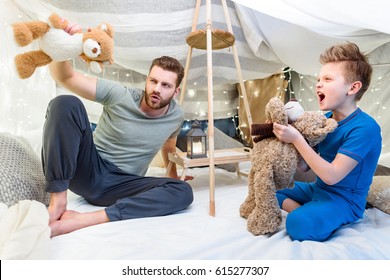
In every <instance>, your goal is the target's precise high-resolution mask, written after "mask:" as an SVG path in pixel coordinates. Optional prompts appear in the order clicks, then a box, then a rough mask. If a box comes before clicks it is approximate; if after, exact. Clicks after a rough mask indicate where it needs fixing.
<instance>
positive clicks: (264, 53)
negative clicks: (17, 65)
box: [0, 0, 390, 152]
mask: <svg viewBox="0 0 390 280" xmlns="http://www.w3.org/2000/svg"><path fill="white" fill-rule="evenodd" d="M195 2H196V1H195V0H193V1H189V0H188V1H182V0H172V1H161V0H150V1H141V0H127V1H93V0H82V1H62V0H0V4H1V10H0V15H1V17H0V21H1V24H0V31H1V32H0V36H1V37H0V42H1V44H0V73H1V75H0V90H1V92H0V131H11V132H13V133H23V132H24V131H29V130H34V129H38V128H40V127H41V126H42V124H43V120H44V114H45V109H46V106H47V103H48V102H49V100H50V99H51V98H53V97H54V96H55V95H56V94H59V93H57V92H56V87H55V84H54V82H53V80H52V78H51V77H50V75H49V74H48V71H47V67H40V68H39V69H38V70H37V72H36V73H35V74H34V75H33V77H31V78H29V79H26V80H21V79H19V78H18V77H17V76H16V73H15V70H14V68H13V67H14V65H13V57H14V56H15V55H16V54H17V53H19V52H21V51H24V50H25V49H34V48H36V46H34V45H33V46H29V47H25V48H19V47H17V46H16V45H15V44H14V42H13V36H12V32H11V27H10V25H11V24H12V23H14V22H17V21H29V20H32V19H40V20H46V19H47V17H48V15H49V14H50V13H51V12H57V13H59V14H60V15H62V16H64V17H66V18H68V19H70V20H72V21H74V22H77V23H79V24H81V26H82V27H83V28H87V27H91V26H96V25H97V24H99V23H100V22H102V21H106V22H109V23H110V24H112V25H113V27H114V29H115V31H116V32H115V46H116V47H115V57H114V59H115V61H116V64H115V65H114V66H113V67H112V68H107V71H105V73H104V74H103V75H102V76H103V77H104V78H109V79H113V80H117V81H119V82H122V83H124V84H129V85H134V86H137V87H142V86H143V82H144V77H145V75H146V74H147V72H148V70H149V66H150V62H151V60H152V59H153V58H155V57H157V56H160V55H171V56H174V57H176V58H177V59H179V60H180V61H181V62H182V63H183V65H184V64H185V61H186V57H187V51H188V46H187V44H186V42H185V37H186V36H187V35H188V34H189V32H190V31H191V25H192V20H193V16H194V7H195ZM211 2H212V20H213V22H212V26H213V28H221V29H226V20H225V17H224V13H223V10H222V6H221V1H219V0H212V1H211ZM227 4H228V10H229V15H230V19H231V22H232V25H233V33H234V35H235V38H236V45H237V49H238V53H239V60H240V63H241V67H242V72H243V77H244V79H245V80H251V79H261V78H265V77H268V76H270V75H272V74H275V73H278V72H280V71H282V69H283V68H285V67H291V69H292V70H293V71H294V72H295V73H299V74H297V75H296V77H295V79H293V80H291V86H292V87H293V88H294V91H296V92H297V94H298V93H299V94H298V95H299V97H300V98H301V100H302V102H303V103H304V105H305V106H306V107H305V109H307V110H316V109H317V106H318V105H317V103H316V100H315V99H314V89H313V88H312V87H313V86H314V83H315V80H316V73H317V72H318V70H319V69H320V64H319V62H318V57H319V55H320V53H321V52H323V50H324V49H325V48H327V47H329V46H330V45H332V44H334V43H337V42H345V41H351V42H355V43H357V44H358V45H359V47H360V48H361V49H362V50H363V51H365V52H367V53H369V56H370V62H371V63H372V64H373V66H374V76H373V80H372V86H371V88H370V89H369V92H367V93H366V95H365V96H364V97H363V99H362V101H361V102H360V104H359V105H360V106H361V107H362V108H363V109H364V110H366V111H367V112H368V113H370V114H371V115H373V116H374V117H375V118H376V120H377V121H378V123H379V124H380V125H381V127H382V131H383V139H384V149H383V150H384V152H388V151H389V150H390V144H389V141H390V140H389V136H390V135H389V128H388V127H387V126H386V125H385V124H386V123H389V121H390V120H389V118H390V114H389V112H388V108H389V107H390V104H389V102H390V101H389V97H390V82H389V81H390V77H389V75H390V74H389V71H390V24H389V23H390V20H389V17H388V15H387V12H388V9H387V1H385V0H371V1H366V0H364V1H363V0H346V1H338V0H337V1H336V0H316V1H312V0H300V1H296V0H272V1H252V0H234V1H233V2H232V1H227ZM205 24H206V13H205V1H204V0H203V1H202V6H201V9H200V14H199V20H198V29H200V28H204V27H205ZM192 57H193V58H192V61H191V68H190V71H189V80H188V85H187V89H188V90H187V92H186V93H185V94H186V97H185V99H184V100H185V101H184V102H185V103H186V102H187V103H186V104H185V106H184V108H185V110H186V113H187V118H200V119H202V116H203V118H204V119H206V118H207V101H206V100H207V98H206V97H205V95H206V94H207V93H206V92H207V91H206V90H205V88H206V81H207V75H206V54H205V52H204V51H202V50H194V53H193V56H192ZM74 63H75V65H77V66H78V67H79V68H81V69H82V68H83V67H85V66H83V64H82V63H79V62H78V61H77V60H76V61H75V62H74ZM213 65H214V67H213V74H214V78H213V80H214V85H215V92H214V98H215V101H216V102H215V103H216V105H215V106H214V109H215V112H214V115H215V117H216V118H224V117H228V116H231V115H232V114H234V113H236V112H237V111H236V104H237V96H235V95H234V94H233V91H234V90H233V88H234V84H235V83H237V80H238V79H237V70H236V68H235V63H234V59H233V55H232V51H231V50H230V49H224V50H219V51H215V52H213ZM60 93H61V94H62V92H60ZM225 98H230V100H228V101H225ZM87 107H89V108H90V109H89V110H88V111H89V112H90V114H91V118H92V120H93V121H96V120H97V118H98V115H99V107H98V106H97V105H96V104H93V103H92V104H88V105H87Z"/></svg>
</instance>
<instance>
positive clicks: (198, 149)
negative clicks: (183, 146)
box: [187, 120, 207, 158]
mask: <svg viewBox="0 0 390 280" xmlns="http://www.w3.org/2000/svg"><path fill="white" fill-rule="evenodd" d="M187 157H188V158H205V157H207V141H206V133H204V131H203V130H202V129H200V123H199V121H198V120H195V121H194V122H193V123H192V126H191V130H190V131H189V132H188V133H187Z"/></svg>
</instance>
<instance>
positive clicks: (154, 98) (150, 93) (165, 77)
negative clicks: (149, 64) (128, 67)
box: [145, 66, 179, 109]
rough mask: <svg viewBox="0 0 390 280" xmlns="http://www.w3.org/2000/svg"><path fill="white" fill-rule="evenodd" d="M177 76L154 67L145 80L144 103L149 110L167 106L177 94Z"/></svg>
mask: <svg viewBox="0 0 390 280" xmlns="http://www.w3.org/2000/svg"><path fill="white" fill-rule="evenodd" d="M176 81H177V74H176V73H174V72H171V71H167V70H164V69H162V68H161V67H158V66H154V67H153V68H152V69H151V71H150V73H149V76H148V77H147V79H146V85H145V101H146V104H147V105H148V106H149V107H150V108H151V109H161V108H163V107H165V106H167V105H168V104H169V103H170V102H171V100H172V99H173V98H174V97H176V95H177V94H178V93H179V88H177V87H176Z"/></svg>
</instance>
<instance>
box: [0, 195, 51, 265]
mask: <svg viewBox="0 0 390 280" xmlns="http://www.w3.org/2000/svg"><path fill="white" fill-rule="evenodd" d="M0 206H1V207H0V259H2V260H6V259H8V260H27V259H48V258H49V254H50V246H51V239H50V227H49V213H48V211H47V208H46V206H45V205H44V204H43V203H41V202H38V201H35V200H22V201H19V202H18V203H17V204H15V205H13V206H11V207H9V208H7V206H6V205H5V204H3V203H0Z"/></svg>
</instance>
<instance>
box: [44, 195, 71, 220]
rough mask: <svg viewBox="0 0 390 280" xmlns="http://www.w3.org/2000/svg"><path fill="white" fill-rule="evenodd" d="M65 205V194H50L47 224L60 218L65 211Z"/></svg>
mask: <svg viewBox="0 0 390 280" xmlns="http://www.w3.org/2000/svg"><path fill="white" fill-rule="evenodd" d="M66 205H67V193H66V191H64V192H59V193H51V194H50V204H49V207H48V208H47V210H48V212H49V222H53V221H57V220H59V219H60V218H61V216H62V214H63V213H64V212H65V211H66Z"/></svg>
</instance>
